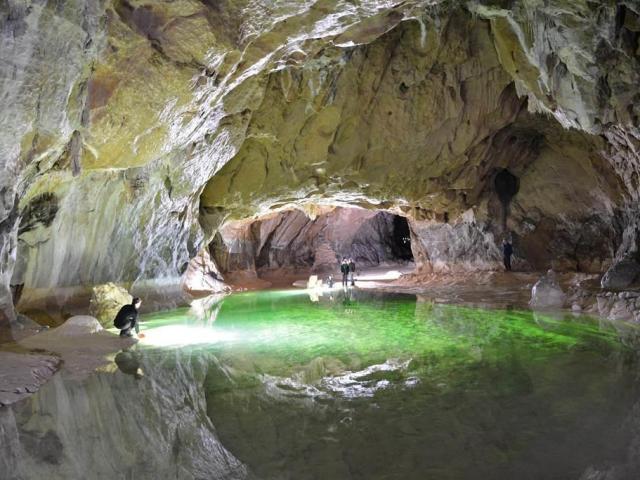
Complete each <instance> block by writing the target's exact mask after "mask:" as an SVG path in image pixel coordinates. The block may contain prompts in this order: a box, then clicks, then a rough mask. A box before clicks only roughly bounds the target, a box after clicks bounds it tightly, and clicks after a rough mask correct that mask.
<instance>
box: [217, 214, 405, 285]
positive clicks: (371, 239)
mask: <svg viewBox="0 0 640 480" xmlns="http://www.w3.org/2000/svg"><path fill="white" fill-rule="evenodd" d="M403 228H404V229H403ZM405 230H406V231H405ZM409 234H410V233H409V228H408V225H407V222H406V221H405V220H404V219H403V218H400V217H398V216H395V215H392V214H390V213H387V212H379V213H376V212H372V211H369V210H365V209H361V208H342V207H338V208H335V209H324V211H322V212H316V215H315V216H314V218H310V217H308V216H307V214H306V213H305V212H302V211H300V210H287V211H283V212H279V213H276V214H271V215H269V216H267V217H264V218H259V219H257V220H256V221H254V222H251V221H246V220H245V221H239V222H230V223H228V224H226V225H225V226H223V228H222V229H221V230H220V234H219V236H218V238H217V239H216V241H214V243H213V244H212V247H211V249H212V251H213V256H214V258H215V259H216V262H217V263H218V265H220V268H221V269H222V270H223V271H234V270H249V271H256V272H258V271H266V270H270V269H271V270H273V269H279V268H289V269H293V270H301V271H305V272H306V271H308V270H311V271H312V272H314V273H318V274H322V273H328V272H334V273H338V272H339V268H338V266H339V261H340V259H341V257H342V256H346V257H352V258H353V259H354V260H355V262H356V265H357V268H365V267H372V266H378V265H380V264H384V263H386V262H407V261H408V260H409V259H410V258H411V250H410V246H409V244H408V240H409ZM402 236H404V237H405V240H406V241H407V243H406V244H403V243H401V242H399V241H397V238H398V237H402Z"/></svg>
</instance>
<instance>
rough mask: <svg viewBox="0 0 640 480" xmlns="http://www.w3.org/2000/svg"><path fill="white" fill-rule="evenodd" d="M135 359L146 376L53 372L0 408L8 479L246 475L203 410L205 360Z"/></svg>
mask: <svg viewBox="0 0 640 480" xmlns="http://www.w3.org/2000/svg"><path fill="white" fill-rule="evenodd" d="M127 355H134V354H133V353H129V354H127ZM136 362H137V367H136V369H138V368H139V369H140V370H141V371H144V372H145V374H146V375H145V376H144V377H140V378H138V379H136V377H134V376H132V375H131V374H129V372H123V371H120V370H118V369H117V368H116V366H115V364H113V363H111V365H112V368H110V369H109V370H108V371H106V372H102V373H96V374H94V375H92V376H91V377H90V378H85V379H84V380H77V379H69V378H68V377H65V376H61V375H56V377H54V379H53V380H52V381H51V382H50V383H49V384H47V385H45V387H44V388H43V389H42V390H41V391H40V392H39V394H38V396H36V397H32V399H31V400H30V401H28V402H23V403H20V404H17V405H14V406H12V407H11V408H0V471H2V472H3V475H4V476H3V478H7V479H11V480H30V479H36V478H50V479H65V478H81V477H82V478H86V477H90V478H117V477H118V476H121V475H123V474H124V475H126V476H130V477H132V478H140V479H152V478H181V479H193V480H195V479H199V478H212V477H214V478H228V479H243V478H248V473H247V469H246V467H244V465H242V464H241V463H240V462H239V461H238V460H237V459H235V458H234V457H233V455H231V454H230V453H229V452H228V451H227V450H226V449H225V447H224V446H222V445H221V444H220V442H219V440H218V438H217V435H216V433H215V429H214V427H213V425H212V424H211V421H210V420H209V419H208V417H207V415H206V403H205V400H204V393H203V392H202V384H203V382H204V376H205V375H206V371H207V363H206V361H205V359H204V358H181V355H180V354H179V353H174V354H173V356H169V357H165V358H163V361H162V362H157V361H155V359H154V358H153V357H146V356H142V357H137V359H136ZM125 363H127V362H125ZM128 363H130V362H128ZM124 369H125V370H127V366H124ZM62 375H64V372H63V374H62ZM52 418H53V419H56V421H55V422H54V423H52V422H51V419H52ZM89 439H90V440H89ZM7 475H8V476H7Z"/></svg>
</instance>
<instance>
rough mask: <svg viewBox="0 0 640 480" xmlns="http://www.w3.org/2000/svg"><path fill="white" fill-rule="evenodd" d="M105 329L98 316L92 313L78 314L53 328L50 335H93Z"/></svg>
mask: <svg viewBox="0 0 640 480" xmlns="http://www.w3.org/2000/svg"><path fill="white" fill-rule="evenodd" d="M102 330H104V329H103V328H102V325H100V322H99V321H98V319H97V318H95V317H92V316H90V315H76V316H74V317H71V318H69V319H68V320H67V321H66V322H64V323H63V324H62V325H60V326H59V327H58V328H55V329H53V330H51V332H50V336H53V335H56V336H63V337H73V336H78V335H91V334H93V333H98V332H101V331H102Z"/></svg>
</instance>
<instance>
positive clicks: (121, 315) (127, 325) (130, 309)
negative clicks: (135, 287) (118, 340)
mask: <svg viewBox="0 0 640 480" xmlns="http://www.w3.org/2000/svg"><path fill="white" fill-rule="evenodd" d="M140 305H142V300H140V299H139V298H138V297H133V300H132V301H131V303H130V304H129V305H125V306H124V307H122V308H121V309H120V311H119V312H118V314H117V315H116V318H115V320H114V321H113V325H114V326H115V327H116V328H119V329H120V336H121V337H132V336H133V333H131V330H135V331H136V333H140V327H139V326H138V309H139V308H140Z"/></svg>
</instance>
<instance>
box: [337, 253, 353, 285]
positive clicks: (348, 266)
mask: <svg viewBox="0 0 640 480" xmlns="http://www.w3.org/2000/svg"><path fill="white" fill-rule="evenodd" d="M340 272H341V273H342V285H343V286H344V287H346V286H348V285H349V280H351V286H352V287H355V286H356V262H354V261H353V258H347V257H342V262H341V263H340Z"/></svg>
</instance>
